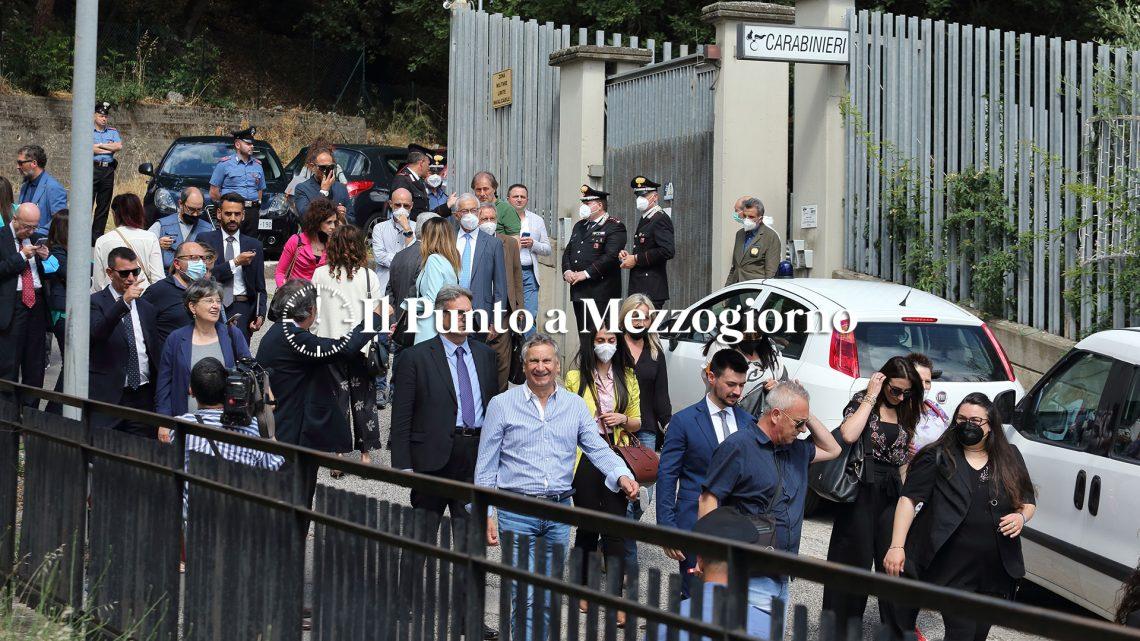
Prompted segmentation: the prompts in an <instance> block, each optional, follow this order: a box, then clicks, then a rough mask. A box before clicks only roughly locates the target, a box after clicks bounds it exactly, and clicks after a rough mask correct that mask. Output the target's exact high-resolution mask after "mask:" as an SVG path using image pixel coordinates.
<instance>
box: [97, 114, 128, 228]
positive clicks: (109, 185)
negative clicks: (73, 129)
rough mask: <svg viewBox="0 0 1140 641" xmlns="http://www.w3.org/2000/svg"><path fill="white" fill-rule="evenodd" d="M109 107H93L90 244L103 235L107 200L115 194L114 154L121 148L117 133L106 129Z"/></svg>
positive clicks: (111, 128) (109, 202)
mask: <svg viewBox="0 0 1140 641" xmlns="http://www.w3.org/2000/svg"><path fill="white" fill-rule="evenodd" d="M110 111H111V103H109V102H102V101H100V102H97V103H95V147H94V149H93V152H94V154H95V171H94V173H93V174H92V177H93V181H92V182H93V184H92V190H91V193H92V194H93V195H94V198H95V213H94V215H93V218H92V219H91V242H95V239H96V238H98V237H100V236H102V235H103V232H105V231H107V229H106V227H107V211H108V210H109V209H110V208H111V196H112V195H113V194H114V193H115V168H116V167H118V166H119V161H117V160H115V152H117V151H119V150H120V149H122V148H123V139H122V138H121V137H120V136H119V130H118V129H115V128H114V127H108V126H107V114H108V113H109V112H110Z"/></svg>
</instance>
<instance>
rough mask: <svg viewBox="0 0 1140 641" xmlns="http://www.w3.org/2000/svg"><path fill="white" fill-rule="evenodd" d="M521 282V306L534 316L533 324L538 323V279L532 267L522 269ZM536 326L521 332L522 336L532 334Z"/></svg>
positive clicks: (527, 336) (525, 336) (526, 336)
mask: <svg viewBox="0 0 1140 641" xmlns="http://www.w3.org/2000/svg"><path fill="white" fill-rule="evenodd" d="M522 283H523V307H525V308H526V311H528V312H530V315H531V317H533V318H534V323H535V326H536V327H537V325H538V279H536V278H535V277H534V270H533V269H526V268H525V267H524V268H523V270H522ZM536 327H532V328H531V329H530V331H529V332H527V333H525V334H523V338H524V339H527V338H530V337H531V336H534V332H535V329H536Z"/></svg>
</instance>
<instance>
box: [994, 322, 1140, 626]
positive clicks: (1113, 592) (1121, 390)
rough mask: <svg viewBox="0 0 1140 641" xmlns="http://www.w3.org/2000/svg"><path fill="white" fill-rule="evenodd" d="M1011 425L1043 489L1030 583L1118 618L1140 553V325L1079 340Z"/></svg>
mask: <svg viewBox="0 0 1140 641" xmlns="http://www.w3.org/2000/svg"><path fill="white" fill-rule="evenodd" d="M1005 429H1006V433H1007V435H1008V436H1009V440H1010V442H1011V443H1013V444H1014V445H1016V446H1017V447H1018V449H1019V450H1021V455H1022V456H1023V457H1024V458H1025V463H1026V465H1027V466H1028V467H1029V474H1030V476H1031V477H1032V479H1033V485H1034V487H1035V488H1036V490H1037V512H1036V514H1035V515H1034V517H1033V520H1031V521H1030V522H1029V525H1028V526H1026V528H1025V530H1024V531H1023V532H1022V538H1024V540H1025V541H1024V543H1023V546H1024V547H1023V549H1024V554H1025V568H1026V572H1027V575H1028V578H1029V579H1030V580H1031V581H1033V582H1034V583H1037V584H1039V585H1041V586H1042V587H1044V588H1046V589H1048V590H1050V591H1052V592H1055V593H1056V594H1059V595H1061V596H1062V597H1064V598H1066V599H1069V600H1070V601H1073V602H1075V603H1077V604H1079V605H1081V606H1083V607H1085V608H1087V609H1089V610H1092V611H1093V612H1096V613H1097V614H1100V615H1101V616H1103V617H1105V618H1109V619H1111V618H1112V617H1113V615H1114V613H1115V612H1116V607H1117V599H1118V597H1119V590H1120V586H1121V584H1122V583H1123V582H1124V580H1125V579H1126V578H1128V575H1129V574H1131V573H1132V568H1133V567H1134V566H1135V565H1136V560H1137V555H1138V554H1140V492H1137V489H1138V488H1140V328H1129V329H1113V330H1108V331H1103V332H1098V333H1096V334H1093V335H1092V336H1089V337H1088V338H1086V339H1084V340H1082V341H1080V342H1079V343H1077V345H1076V346H1075V347H1074V348H1073V349H1072V350H1071V351H1070V352H1069V353H1068V354H1066V355H1065V356H1064V357H1063V358H1062V359H1061V360H1060V361H1058V362H1057V364H1056V365H1054V366H1053V367H1052V368H1050V370H1049V371H1048V372H1047V373H1046V374H1045V376H1043V377H1042V378H1041V380H1040V381H1038V382H1037V384H1036V385H1034V386H1033V389H1032V390H1030V392H1029V393H1028V394H1026V396H1025V398H1024V399H1022V401H1021V403H1020V404H1018V406H1017V408H1016V409H1015V410H1014V412H1013V416H1012V417H1011V419H1010V422H1009V424H1008V425H1007V426H1006V428H1005Z"/></svg>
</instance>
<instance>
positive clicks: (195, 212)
mask: <svg viewBox="0 0 1140 641" xmlns="http://www.w3.org/2000/svg"><path fill="white" fill-rule="evenodd" d="M205 209H206V208H205V207H190V206H187V205H182V213H184V214H189V215H191V216H200V215H202V212H203V211H204V210H205Z"/></svg>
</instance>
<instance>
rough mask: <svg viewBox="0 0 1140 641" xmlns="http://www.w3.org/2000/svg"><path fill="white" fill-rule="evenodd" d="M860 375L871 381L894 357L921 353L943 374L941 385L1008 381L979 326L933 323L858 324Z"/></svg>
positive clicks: (856, 338) (857, 338) (940, 380)
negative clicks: (942, 383)
mask: <svg viewBox="0 0 1140 641" xmlns="http://www.w3.org/2000/svg"><path fill="white" fill-rule="evenodd" d="M855 340H856V343H857V344H858V346H859V375H860V376H862V377H863V378H869V377H870V376H871V374H874V373H875V372H876V371H877V370H878V369H879V368H880V367H882V366H883V363H885V362H887V360H888V359H890V358H891V357H892V356H906V355H907V354H909V353H911V352H921V353H923V354H926V355H927V356H929V357H930V360H931V361H933V362H934V369H935V370H937V371H941V372H942V375H941V376H940V377H939V378H938V381H939V382H944V383H960V382H974V383H977V382H985V381H1000V380H1006V375H1005V370H1004V368H1003V367H1002V364H1001V361H1000V360H999V359H998V355H997V352H996V351H995V350H994V347H993V345H992V344H991V343H990V340H989V338H987V337H986V334H985V332H984V331H982V328H981V327H980V326H977V327H976V326H969V325H942V324H934V323H922V324H919V323H859V324H858V325H856V326H855Z"/></svg>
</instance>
